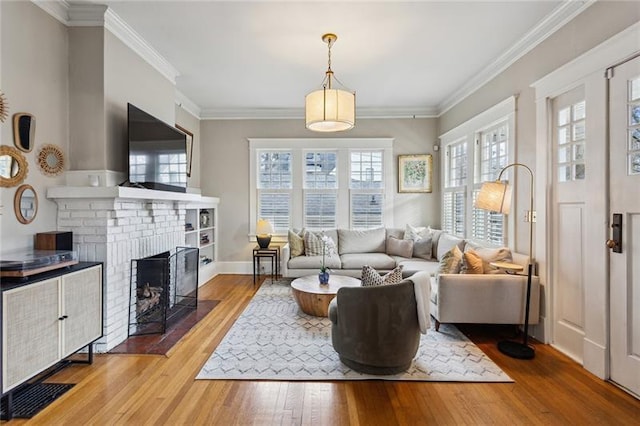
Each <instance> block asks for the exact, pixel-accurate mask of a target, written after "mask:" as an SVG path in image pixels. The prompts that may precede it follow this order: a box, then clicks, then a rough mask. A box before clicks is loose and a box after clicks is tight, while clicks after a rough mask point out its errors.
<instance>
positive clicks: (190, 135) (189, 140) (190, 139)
mask: <svg viewBox="0 0 640 426" xmlns="http://www.w3.org/2000/svg"><path fill="white" fill-rule="evenodd" d="M176 129H178V130H180V131H181V132H183V133H184V134H186V135H187V177H191V164H192V162H193V133H191V132H190V131H189V130H187V129H185V128H184V127H182V126H181V125H179V124H176Z"/></svg>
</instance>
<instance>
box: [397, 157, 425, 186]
mask: <svg viewBox="0 0 640 426" xmlns="http://www.w3.org/2000/svg"><path fill="white" fill-rule="evenodd" d="M432 168H433V158H432V156H431V154H417V155H398V192H431V175H432Z"/></svg>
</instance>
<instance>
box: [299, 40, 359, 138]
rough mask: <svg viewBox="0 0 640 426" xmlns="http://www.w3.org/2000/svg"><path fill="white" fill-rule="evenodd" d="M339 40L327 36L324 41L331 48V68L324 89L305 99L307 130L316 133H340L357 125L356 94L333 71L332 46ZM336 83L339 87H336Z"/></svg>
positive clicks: (326, 76)
mask: <svg viewBox="0 0 640 426" xmlns="http://www.w3.org/2000/svg"><path fill="white" fill-rule="evenodd" d="M337 39H338V36H337V35H335V34H325V35H323V36H322V41H324V42H325V43H327V45H328V47H329V67H328V68H327V72H326V75H325V78H324V80H323V81H322V88H321V89H318V90H315V91H313V92H311V93H309V94H308V95H307V97H306V99H305V117H306V126H307V129H309V130H313V131H315V132H340V131H343V130H349V129H353V126H354V125H355V124H356V94H355V92H351V91H350V90H348V89H347V88H346V87H344V85H343V84H342V83H340V81H339V80H338V79H337V78H336V77H334V75H333V71H332V70H331V46H333V43H335V41H336V40H337ZM334 81H335V82H336V83H338V87H337V88H336V87H334V86H335V85H334Z"/></svg>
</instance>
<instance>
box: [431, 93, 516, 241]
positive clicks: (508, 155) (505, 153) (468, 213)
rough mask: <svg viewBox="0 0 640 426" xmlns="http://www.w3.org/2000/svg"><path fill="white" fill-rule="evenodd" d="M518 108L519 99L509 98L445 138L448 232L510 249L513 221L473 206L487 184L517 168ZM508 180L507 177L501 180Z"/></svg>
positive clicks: (444, 221) (444, 198)
mask: <svg viewBox="0 0 640 426" xmlns="http://www.w3.org/2000/svg"><path fill="white" fill-rule="evenodd" d="M515 107H516V98H515V97H510V98H507V99H505V100H504V101H502V102H500V103H499V104H497V105H495V106H493V107H491V108H489V109H487V110H486V111H484V112H482V113H480V114H478V115H477V116H475V117H473V118H471V119H469V120H468V121H466V122H465V123H462V124H460V125H459V126H458V127H456V128H454V129H451V130H449V131H448V132H447V133H445V134H443V135H441V136H440V141H441V144H442V151H443V158H442V175H441V176H442V229H443V230H446V231H447V232H451V233H453V234H455V235H458V236H460V237H464V238H470V239H473V240H477V241H478V242H486V243H488V244H491V245H496V246H506V245H508V241H509V236H510V235H511V236H512V235H513V233H514V232H515V226H514V221H513V220H512V219H511V218H509V216H507V215H502V214H498V213H494V212H489V211H486V210H481V209H477V208H475V207H474V203H475V200H476V198H477V196H478V193H479V192H480V188H481V187H482V184H483V183H484V182H488V181H495V180H496V179H497V177H498V175H499V174H500V172H501V171H502V169H503V168H504V167H506V166H507V165H509V164H511V163H513V162H514V156H513V152H514V151H515V149H514V146H515V138H514V129H515V109H516V108H515ZM509 178H510V173H509V172H508V171H507V173H505V174H504V175H503V176H502V179H503V180H509ZM512 202H513V203H515V200H512ZM511 216H513V215H511Z"/></svg>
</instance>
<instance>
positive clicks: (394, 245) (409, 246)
mask: <svg viewBox="0 0 640 426" xmlns="http://www.w3.org/2000/svg"><path fill="white" fill-rule="evenodd" d="M387 254H388V255H389V256H401V257H412V256H413V240H401V239H399V238H396V237H388V238H387Z"/></svg>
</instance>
